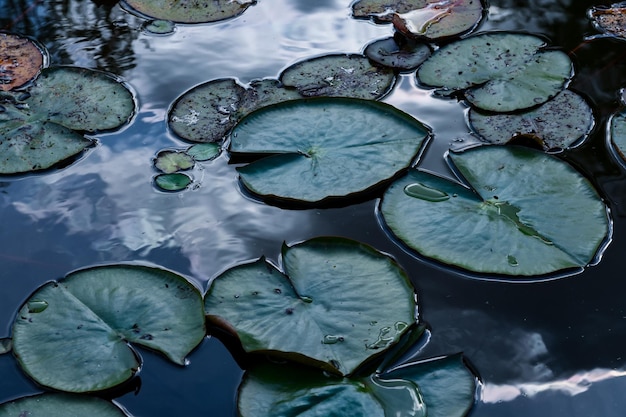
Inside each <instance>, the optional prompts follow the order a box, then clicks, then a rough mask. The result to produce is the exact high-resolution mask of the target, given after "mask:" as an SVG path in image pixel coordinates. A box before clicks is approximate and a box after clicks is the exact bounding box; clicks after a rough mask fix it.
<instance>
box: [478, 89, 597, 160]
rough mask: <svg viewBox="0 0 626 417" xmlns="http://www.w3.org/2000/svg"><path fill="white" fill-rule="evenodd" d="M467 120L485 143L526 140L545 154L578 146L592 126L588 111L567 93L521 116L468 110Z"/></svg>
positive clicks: (570, 93) (582, 102) (591, 114)
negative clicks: (522, 138) (539, 147)
mask: <svg viewBox="0 0 626 417" xmlns="http://www.w3.org/2000/svg"><path fill="white" fill-rule="evenodd" d="M468 118H469V123H470V126H471V127H472V129H473V130H474V131H475V132H476V133H478V134H479V135H480V136H481V137H482V138H483V139H484V140H486V141H487V142H490V143H494V144H504V143H507V142H509V141H510V140H511V139H513V140H515V139H517V138H520V137H529V138H532V140H535V141H537V142H538V143H539V145H540V146H541V147H542V148H543V149H544V150H546V151H549V150H552V151H554V150H562V149H567V148H569V147H571V146H574V145H578V144H580V143H581V142H582V140H583V139H584V138H585V137H587V135H588V134H589V132H591V129H592V128H593V125H594V118H593V111H592V110H591V107H589V105H588V104H587V102H586V101H585V99H583V98H582V97H581V96H579V95H578V94H576V93H574V92H572V91H570V90H565V91H563V92H562V93H561V94H559V95H558V96H556V97H555V98H553V99H552V100H550V101H548V102H547V103H545V104H543V105H541V106H539V107H537V108H536V109H534V110H530V111H527V112H524V113H514V114H484V113H481V112H479V111H476V110H475V109H470V111H469V114H468Z"/></svg>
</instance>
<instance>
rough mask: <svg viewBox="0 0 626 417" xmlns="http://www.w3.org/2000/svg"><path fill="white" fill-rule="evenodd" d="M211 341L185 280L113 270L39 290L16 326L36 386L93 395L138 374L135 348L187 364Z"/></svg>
mask: <svg viewBox="0 0 626 417" xmlns="http://www.w3.org/2000/svg"><path fill="white" fill-rule="evenodd" d="M204 335H205V327H204V313H203V309H202V297H201V295H200V292H199V291H198V290H197V289H196V288H195V287H194V286H193V285H191V284H190V283H189V282H188V281H186V280H185V279H184V278H183V277H180V276H178V275H176V274H174V273H172V272H169V271H165V270H162V269H157V268H151V267H144V266H137V265H111V266H102V267H96V268H90V269H84V270H80V271H77V272H73V273H71V274H69V275H68V276H67V277H66V278H65V279H63V280H62V281H58V282H50V283H47V284H45V285H43V286H42V287H40V288H39V289H38V290H37V291H35V293H34V294H33V295H31V297H30V298H29V299H28V300H27V301H26V303H25V304H24V305H23V307H22V308H21V309H20V311H19V312H18V314H17V317H16V319H15V322H14V324H13V353H14V355H15V357H16V358H17V360H18V362H19V364H20V366H21V367H22V369H23V370H24V372H26V373H27V374H28V375H29V376H30V377H32V378H33V379H34V380H35V381H36V382H37V383H39V384H41V385H43V386H45V387H49V388H53V389H57V390H62V391H68V392H90V391H98V390H103V389H107V388H111V387H113V386H116V385H118V384H120V383H123V382H125V381H127V380H128V379H130V378H131V377H132V376H133V375H134V374H135V373H136V372H137V371H138V370H139V368H140V365H141V363H140V358H139V356H138V355H137V353H136V352H135V351H134V350H133V349H132V348H131V347H130V346H129V345H128V343H129V342H130V343H135V344H138V345H141V346H145V347H148V348H150V349H153V350H156V351H159V352H161V353H163V354H164V355H165V356H166V357H167V358H169V359H170V360H171V361H173V362H174V363H177V364H180V365H183V364H185V356H186V355H187V354H189V352H191V350H192V349H194V348H195V347H196V346H197V345H198V344H199V343H200V342H201V341H202V339H203V338H204Z"/></svg>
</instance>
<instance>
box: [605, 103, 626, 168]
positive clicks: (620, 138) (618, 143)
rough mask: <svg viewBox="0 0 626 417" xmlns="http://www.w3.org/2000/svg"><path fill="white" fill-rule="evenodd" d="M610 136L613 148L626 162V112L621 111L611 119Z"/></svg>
mask: <svg viewBox="0 0 626 417" xmlns="http://www.w3.org/2000/svg"><path fill="white" fill-rule="evenodd" d="M609 126H610V130H609V135H610V138H611V143H612V144H613V148H614V149H615V151H617V153H618V155H619V156H620V157H621V158H622V160H623V161H624V162H626V111H625V110H621V111H619V112H617V113H616V114H614V115H613V116H612V117H611V121H610V123H609Z"/></svg>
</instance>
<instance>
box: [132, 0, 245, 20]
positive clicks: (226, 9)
mask: <svg viewBox="0 0 626 417" xmlns="http://www.w3.org/2000/svg"><path fill="white" fill-rule="evenodd" d="M124 1H125V3H126V4H128V5H129V6H130V7H131V8H132V9H134V10H135V11H137V12H139V13H141V14H143V15H146V16H149V17H151V18H153V19H159V20H170V21H172V22H176V23H208V22H217V21H220V20H225V19H230V18H232V17H235V16H238V15H240V14H241V13H243V12H244V11H245V10H246V9H247V8H248V7H250V6H252V5H253V4H256V0H197V1H193V2H188V1H183V2H181V1H178V0H124Z"/></svg>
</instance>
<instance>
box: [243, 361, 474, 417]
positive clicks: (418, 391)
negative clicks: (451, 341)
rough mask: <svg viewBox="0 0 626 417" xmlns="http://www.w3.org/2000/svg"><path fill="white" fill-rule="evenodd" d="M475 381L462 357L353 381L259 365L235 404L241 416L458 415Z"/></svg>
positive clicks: (463, 412)
mask: <svg viewBox="0 0 626 417" xmlns="http://www.w3.org/2000/svg"><path fill="white" fill-rule="evenodd" d="M475 381H476V379H475V377H474V375H472V373H471V372H470V371H469V370H468V369H467V367H466V366H465V364H464V363H463V358H462V356H461V355H452V356H449V357H444V358H438V359H434V360H430V361H426V362H423V363H412V364H407V365H403V366H402V367H399V368H397V369H395V370H393V371H391V372H390V373H388V374H374V375H371V376H369V377H364V378H355V379H348V378H337V377H334V376H329V375H325V374H323V373H321V372H319V371H317V370H314V369H306V368H300V367H294V366H293V365H259V366H257V367H255V368H253V369H252V370H250V371H248V372H246V374H245V376H244V379H243V382H242V384H241V386H240V388H239V398H238V402H237V405H238V408H239V413H240V415H241V416H242V417H253V416H254V417H266V416H267V417H270V416H271V417H287V416H295V415H298V416H304V415H305V416H307V417H389V416H413V417H426V416H428V417H463V416H465V415H466V414H467V413H468V412H469V409H470V408H471V407H472V405H473V404H474V395H475V386H476V385H475V384H476V382H475Z"/></svg>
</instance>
